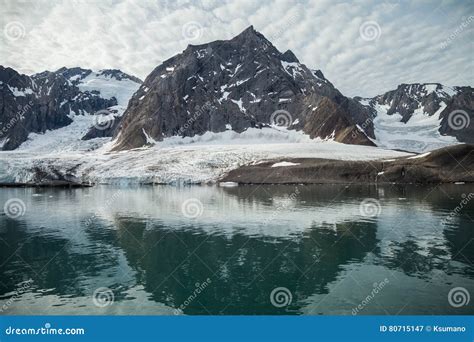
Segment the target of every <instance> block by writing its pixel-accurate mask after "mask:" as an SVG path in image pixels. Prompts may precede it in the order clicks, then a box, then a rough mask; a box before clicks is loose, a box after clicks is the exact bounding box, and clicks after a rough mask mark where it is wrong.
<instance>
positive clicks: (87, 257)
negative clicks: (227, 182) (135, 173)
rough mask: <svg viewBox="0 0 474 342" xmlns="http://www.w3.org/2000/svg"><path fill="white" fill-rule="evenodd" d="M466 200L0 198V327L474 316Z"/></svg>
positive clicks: (445, 193) (461, 188)
mask: <svg viewBox="0 0 474 342" xmlns="http://www.w3.org/2000/svg"><path fill="white" fill-rule="evenodd" d="M471 193H474V187H473V186H470V185H445V186H440V187H415V186H409V187H399V186H395V185H393V186H386V187H378V188H376V187H374V186H357V187H356V186H350V187H345V186H245V187H235V188H218V187H211V186H193V187H178V188H174V187H165V186H163V187H151V186H150V187H139V188H114V187H105V186H102V187H96V188H89V189H31V188H29V189H8V188H4V189H0V205H1V207H5V209H4V212H2V214H0V310H1V314H2V315H8V314H171V315H172V314H190V315H196V314H203V315H207V314H213V315H221V314H225V315H228V314H248V315H254V314H305V315H307V314H313V315H319V314H336V315H338V314H347V315H351V314H392V315H396V314H405V315H406V314H473V313H474V309H473V299H470V301H469V303H466V300H464V299H465V297H462V295H465V294H466V293H467V295H469V296H470V297H472V295H474V265H473V262H474V221H473V220H474V197H473V198H472V199H473V200H472V201H471V196H470V195H469V194H471ZM473 196H474V195H473ZM12 199H14V200H16V201H17V203H19V204H20V206H19V207H17V208H14V207H13V206H14V204H12V203H14V202H12ZM18 200H20V201H18ZM463 200H464V202H465V204H463ZM8 201H10V202H9V205H10V207H9V208H7V207H8V205H7V202H8ZM361 203H362V205H361ZM18 208H19V209H20V211H16V209H18ZM7 210H9V212H7ZM282 288H284V289H282ZM453 288H462V289H464V290H463V291H464V292H463V293H462V294H461V297H459V298H457V299H455V300H457V302H455V303H454V306H453V305H452V303H450V296H449V292H450V290H452V289H453ZM98 289H99V290H98ZM272 292H273V296H272ZM278 294H279V295H278ZM459 300H461V304H462V305H461V306H459V305H458V304H456V303H459ZM456 306H459V307H456Z"/></svg>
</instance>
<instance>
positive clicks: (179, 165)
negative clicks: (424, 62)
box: [0, 126, 408, 184]
mask: <svg viewBox="0 0 474 342" xmlns="http://www.w3.org/2000/svg"><path fill="white" fill-rule="evenodd" d="M64 129H66V128H64ZM64 129H63V130H64ZM66 135H67V132H66V131H64V134H61V135H52V136H51V137H52V138H57V137H58V136H62V137H65V136H66ZM65 140H67V138H64V139H63V140H62V141H61V143H60V144H59V143H58V145H60V146H62V149H63V151H58V150H52V151H51V152H50V153H49V152H48V151H46V150H45V149H44V144H43V143H42V141H41V140H39V139H38V140H36V141H35V140H33V142H32V144H31V145H30V146H29V148H28V149H27V148H24V149H20V150H18V151H15V152H0V182H3V183H35V182H37V181H38V175H39V174H40V175H48V174H53V175H55V174H60V175H64V176H66V175H67V176H68V177H72V178H74V179H77V180H79V181H82V182H93V183H114V184H140V183H166V184H170V183H181V182H184V183H202V182H215V181H217V180H219V179H220V178H221V177H223V176H224V175H225V174H226V173H227V172H229V171H230V170H232V169H235V168H237V167H239V166H242V165H247V164H251V163H258V162H261V161H265V160H273V159H279V158H329V159H345V160H372V159H380V158H394V157H401V156H407V155H408V154H406V153H401V152H396V151H390V150H384V149H380V148H376V147H370V146H358V145H346V144H342V143H337V142H334V141H323V140H321V139H314V140H313V139H310V138H309V137H308V136H307V135H305V134H303V133H302V132H297V131H294V130H287V129H282V128H280V127H276V126H275V127H268V128H263V129H257V128H249V129H248V130H247V131H245V132H243V133H241V134H239V133H236V132H234V131H232V130H227V131H225V132H221V133H212V132H208V133H206V134H204V135H202V136H195V137H186V138H181V137H170V138H166V139H164V140H163V141H161V142H156V144H155V145H154V146H152V147H144V148H139V149H134V150H127V151H121V152H115V153H110V152H109V149H110V147H111V145H112V144H113V143H112V142H108V143H107V141H110V138H104V139H94V140H93V141H94V142H95V143H97V144H98V145H99V144H102V147H101V148H97V149H94V150H92V149H91V150H90V151H85V150H84V148H83V147H84V145H82V146H77V145H74V144H72V145H69V147H65ZM35 142H36V143H37V145H35V144H34V143H35ZM89 143H91V142H89ZM51 144H52V143H50V145H51Z"/></svg>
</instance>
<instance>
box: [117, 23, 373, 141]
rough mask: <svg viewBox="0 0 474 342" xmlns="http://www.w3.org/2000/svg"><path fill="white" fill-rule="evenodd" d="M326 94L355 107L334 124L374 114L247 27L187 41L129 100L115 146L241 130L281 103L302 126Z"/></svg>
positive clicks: (263, 120)
mask: <svg viewBox="0 0 474 342" xmlns="http://www.w3.org/2000/svg"><path fill="white" fill-rule="evenodd" d="M325 97H327V98H329V99H330V100H331V101H334V103H335V104H337V105H338V106H340V107H341V108H342V110H341V112H342V111H344V112H347V113H350V115H349V119H347V120H333V121H332V123H333V124H334V125H335V126H334V127H333V128H334V129H333V130H332V131H334V130H336V131H337V130H339V129H342V126H343V125H346V124H350V125H353V124H354V123H357V122H359V120H366V118H367V116H368V115H369V114H370V111H369V110H368V109H367V108H365V107H364V106H362V105H360V104H359V103H358V102H356V101H354V100H352V99H348V98H346V97H344V96H343V95H342V94H341V93H340V92H339V91H338V90H337V89H336V88H334V86H333V85H332V84H331V83H330V82H328V81H327V80H326V79H325V78H324V76H323V75H322V73H321V72H317V73H316V74H314V73H313V72H312V71H311V70H309V69H308V68H307V67H306V66H305V65H304V64H301V63H299V61H298V59H297V58H296V56H295V55H294V54H293V53H292V52H291V51H287V52H285V53H281V52H280V51H278V50H277V49H276V48H275V47H274V46H273V45H272V44H271V43H270V42H269V41H268V40H267V39H266V38H265V37H264V36H263V35H262V34H261V33H259V32H257V31H255V29H254V28H253V27H249V28H247V29H246V30H244V31H243V32H242V33H240V34H239V35H237V36H236V37H234V38H232V39H230V40H218V41H214V42H210V43H207V44H201V45H190V46H188V48H187V49H186V50H185V51H183V52H182V53H181V54H178V55H176V56H174V57H172V58H170V59H168V60H166V61H165V62H163V64H161V65H159V66H158V67H156V68H155V70H153V72H152V73H151V74H150V75H149V76H148V77H147V78H146V80H145V82H144V84H143V85H142V86H141V87H140V89H139V90H138V91H137V92H136V93H135V94H134V96H133V98H132V99H131V100H130V103H129V106H128V108H127V111H126V112H125V114H124V118H123V121H122V125H121V126H120V127H119V128H118V129H117V131H116V132H115V137H116V138H117V139H116V145H115V149H116V150H121V149H128V148H135V147H140V146H143V145H146V144H149V143H150V142H153V141H160V140H162V139H163V138H165V137H170V136H173V135H180V136H183V137H184V136H194V135H196V134H198V135H200V134H203V133H205V132H207V131H211V132H215V133H218V132H223V131H225V130H227V129H232V130H234V131H236V132H243V131H245V130H246V129H248V128H250V127H262V126H265V125H269V124H273V123H274V122H273V119H274V117H272V114H273V113H274V112H276V111H284V112H288V113H289V115H287V119H286V120H285V121H286V123H287V125H288V126H289V127H291V128H294V129H303V127H306V123H307V122H306V121H307V119H308V118H309V117H310V116H309V114H310V112H311V111H312V110H313V109H314V108H316V107H317V105H318V103H319V102H320V101H321V100H322V99H323V98H325ZM352 121H353V122H352ZM337 125H341V127H336V126H337ZM344 128H345V127H344ZM366 129H367V134H368V135H369V136H370V135H371V134H373V132H372V128H371V126H370V123H369V124H368V125H367V126H366ZM332 131H331V132H332ZM324 138H326V136H325V137H324Z"/></svg>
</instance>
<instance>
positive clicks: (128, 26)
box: [0, 0, 474, 96]
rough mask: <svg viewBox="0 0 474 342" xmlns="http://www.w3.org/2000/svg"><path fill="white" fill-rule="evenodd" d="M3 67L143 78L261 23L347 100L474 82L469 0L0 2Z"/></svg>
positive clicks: (473, 21)
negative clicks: (110, 71) (408, 87)
mask: <svg viewBox="0 0 474 342" xmlns="http://www.w3.org/2000/svg"><path fill="white" fill-rule="evenodd" d="M0 24H1V27H2V28H3V32H2V34H0V64H1V65H5V66H11V67H13V68H15V69H17V70H18V71H20V72H23V73H27V74H30V73H34V72H39V71H43V70H55V69H58V68H60V67H62V66H68V67H72V66H81V67H85V68H91V69H94V70H98V69H103V68H119V69H122V70H123V71H125V72H128V73H131V74H134V75H137V76H139V77H141V78H145V77H146V76H147V74H148V73H149V72H151V71H152V70H153V68H154V67H156V66H157V65H158V64H160V63H161V61H163V60H165V59H167V58H169V57H171V56H173V55H174V54H176V53H179V52H181V51H182V50H184V49H185V48H186V46H187V45H188V44H199V43H205V42H208V41H212V40H216V39H229V38H231V37H233V36H235V35H237V34H238V33H239V32H240V31H242V30H243V29H245V28H246V27H248V26H249V25H254V27H255V29H256V30H258V31H260V32H262V33H263V34H264V35H265V36H266V37H267V38H268V39H269V40H271V41H272V43H273V44H274V45H275V46H276V47H277V48H278V49H280V50H281V51H285V50H287V49H291V50H292V51H293V52H294V53H295V55H296V56H297V57H298V58H299V59H300V61H301V62H302V63H304V64H306V65H307V66H308V67H310V68H314V69H321V70H322V71H323V73H324V74H325V76H326V77H327V78H328V79H329V80H330V81H331V82H332V83H334V84H335V86H336V87H337V88H339V89H340V90H341V91H342V92H343V93H344V94H345V95H349V96H356V95H361V96H373V95H376V94H380V93H383V92H385V91H387V90H390V89H393V88H395V87H396V86H397V85H398V84H400V83H413V82H440V83H444V84H447V85H471V86H472V85H473V83H474V82H473V80H474V71H473V70H474V58H473V57H474V1H471V0H452V1H448V0H444V1H442V0H439V1H436V0H431V1H423V0H418V1H408V0H407V1H405V0H385V1H383V0H374V1H371V0H360V1H351V2H344V1H335V0H327V1H326V0H309V1H286V0H274V1H271V0H267V1H261V0H228V1H225V0H202V1H197V0H196V1H185V0H163V1H151V0H97V1H93V0H63V1H61V0H59V1H54V0H47V1H38V0H36V1H29V0H27V1H22V0H0Z"/></svg>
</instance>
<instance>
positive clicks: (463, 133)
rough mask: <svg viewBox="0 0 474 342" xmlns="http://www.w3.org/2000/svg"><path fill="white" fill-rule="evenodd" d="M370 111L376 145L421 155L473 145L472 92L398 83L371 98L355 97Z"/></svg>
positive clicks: (437, 85)
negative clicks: (437, 150)
mask: <svg viewBox="0 0 474 342" xmlns="http://www.w3.org/2000/svg"><path fill="white" fill-rule="evenodd" d="M355 99H356V100H357V101H359V102H360V103H361V104H363V105H365V106H367V108H369V109H370V110H371V111H372V117H373V119H372V120H371V121H372V123H373V126H374V133H375V142H376V143H377V145H378V146H381V147H386V148H391V149H403V150H407V151H413V152H424V151H427V150H433V149H436V148H440V147H444V146H448V145H452V144H457V143H459V142H466V143H474V89H473V88H472V87H448V86H444V85H442V84H439V83H424V84H420V83H414V84H401V85H399V86H398V87H397V89H395V90H391V91H388V92H386V93H384V94H382V95H378V96H375V97H373V98H365V99H364V98H360V97H358V98H355Z"/></svg>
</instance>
